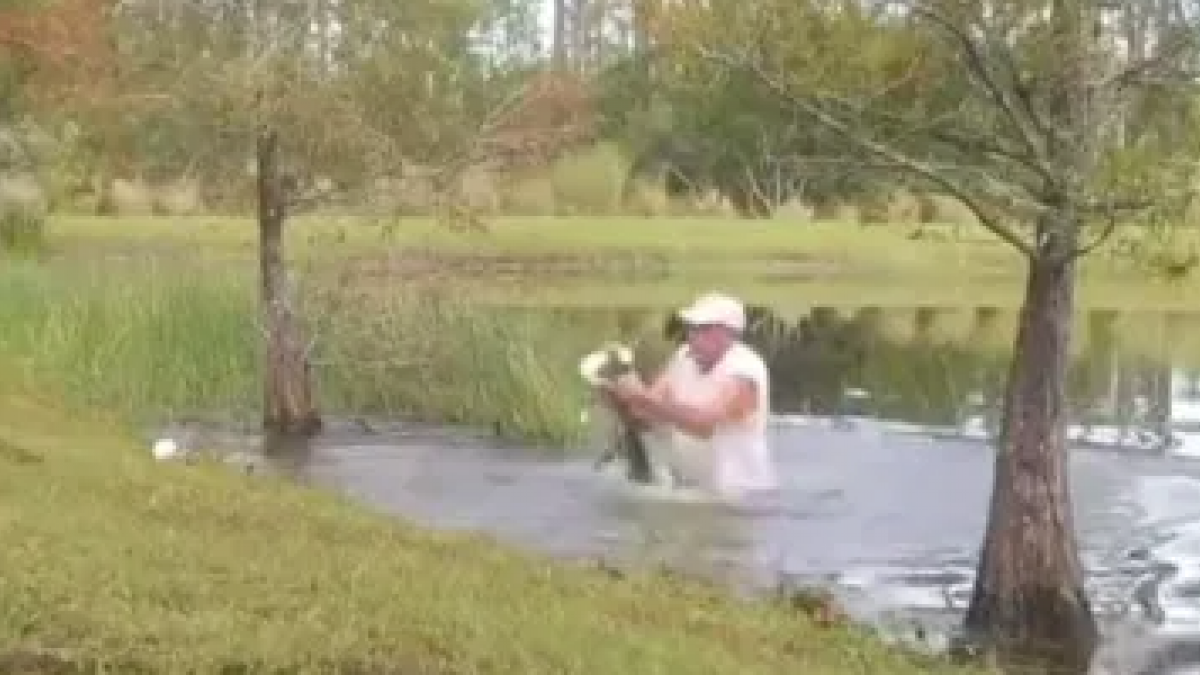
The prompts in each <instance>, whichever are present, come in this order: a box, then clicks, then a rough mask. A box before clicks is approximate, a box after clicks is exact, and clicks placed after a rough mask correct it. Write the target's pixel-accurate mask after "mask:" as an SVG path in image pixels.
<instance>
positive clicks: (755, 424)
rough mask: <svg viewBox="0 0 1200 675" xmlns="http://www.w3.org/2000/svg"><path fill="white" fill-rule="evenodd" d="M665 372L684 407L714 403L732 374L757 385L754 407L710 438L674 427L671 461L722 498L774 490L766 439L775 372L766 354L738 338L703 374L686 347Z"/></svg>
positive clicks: (683, 474)
mask: <svg viewBox="0 0 1200 675" xmlns="http://www.w3.org/2000/svg"><path fill="white" fill-rule="evenodd" d="M664 376H665V378H666V382H667V387H668V390H669V394H668V395H669V396H670V398H671V399H672V400H674V401H675V402H677V403H682V404H684V405H706V404H707V403H709V402H711V401H712V399H713V397H715V396H716V395H717V393H718V390H719V386H720V383H721V382H722V381H723V380H724V379H726V378H729V377H741V378H745V379H748V380H750V381H751V382H753V383H754V385H755V389H756V391H757V395H758V405H757V406H756V407H755V409H754V411H753V412H751V413H750V414H749V415H747V416H746V417H744V418H742V419H740V420H736V421H728V422H722V423H720V424H718V425H717V427H716V429H714V430H713V434H712V436H711V437H710V438H707V439H704V438H697V437H695V436H691V435H689V434H687V433H685V432H683V431H680V430H678V429H675V430H672V434H671V436H672V439H671V440H672V442H671V443H669V444H668V446H669V447H670V452H669V455H670V457H669V458H668V463H669V464H671V466H672V468H673V469H675V471H676V473H678V474H680V475H681V477H682V478H684V480H685V482H691V483H697V484H699V486H700V487H703V488H707V489H710V490H714V491H716V492H717V493H718V494H720V495H722V496H728V497H738V496H741V495H744V494H746V493H748V492H758V491H763V490H773V489H774V488H775V487H776V476H775V466H774V461H773V458H772V457H771V449H770V445H769V443H768V441H767V422H768V420H769V418H770V414H771V389H770V374H769V371H768V369H767V365H766V363H765V362H764V361H763V359H762V357H761V356H759V355H758V353H757V352H755V351H754V350H753V349H751V348H750V347H749V346H747V345H746V344H744V343H741V342H735V343H734V344H733V345H732V346H731V347H730V348H729V350H728V351H727V352H726V353H725V355H724V356H722V357H721V360H720V361H718V362H717V364H716V365H715V366H713V367H712V369H711V370H709V371H708V372H703V371H701V370H700V367H699V366H698V365H697V364H696V362H695V361H694V360H693V359H692V358H691V356H689V355H688V348H687V346H686V345H684V346H683V347H681V348H680V349H679V350H677V351H676V352H675V355H674V356H673V357H672V358H671V360H670V361H669V362H668V364H667V366H666V369H665V370H664Z"/></svg>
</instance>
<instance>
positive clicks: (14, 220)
mask: <svg viewBox="0 0 1200 675" xmlns="http://www.w3.org/2000/svg"><path fill="white" fill-rule="evenodd" d="M47 211H48V204H47V202H46V194H45V191H44V190H42V188H41V186H40V185H39V184H38V183H37V181H36V180H34V178H33V177H32V176H30V175H28V174H17V175H10V176H4V177H0V251H2V252H4V253H6V254H9V255H16V256H21V257H25V256H37V255H40V254H41V253H42V251H43V250H44V248H45V245H46V218H47Z"/></svg>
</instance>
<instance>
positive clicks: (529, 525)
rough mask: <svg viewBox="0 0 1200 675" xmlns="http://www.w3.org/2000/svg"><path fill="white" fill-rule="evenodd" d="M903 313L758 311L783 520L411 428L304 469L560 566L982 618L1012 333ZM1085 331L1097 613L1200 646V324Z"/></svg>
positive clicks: (999, 323) (857, 608) (903, 621)
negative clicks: (810, 591)
mask: <svg viewBox="0 0 1200 675" xmlns="http://www.w3.org/2000/svg"><path fill="white" fill-rule="evenodd" d="M897 311H898V310H894V309H893V310H888V311H887V312H884V311H879V310H875V309H872V308H851V309H840V310H835V309H831V308H817V309H812V310H809V311H807V312H805V313H803V314H802V315H801V316H799V317H793V319H784V318H782V317H779V316H776V315H774V314H771V313H767V312H765V311H761V310H760V311H759V312H758V313H757V318H758V322H757V324H756V329H755V330H754V331H752V332H751V334H750V336H749V338H748V339H749V341H751V342H753V343H755V344H756V346H758V347H759V348H760V349H761V350H762V351H763V352H764V354H766V355H767V356H768V357H769V360H770V362H771V363H772V366H773V372H772V376H773V387H774V392H773V393H774V406H775V412H776V416H775V419H774V423H773V428H772V438H773V443H774V450H775V454H776V456H777V458H778V462H779V465H780V473H781V476H782V479H783V482H784V489H783V496H782V498H781V500H780V502H781V503H779V504H778V505H776V507H777V508H770V509H760V510H753V509H751V510H744V511H739V512H734V511H731V510H729V509H724V508H720V507H717V506H714V505H711V504H706V503H703V502H700V501H697V500H692V499H688V498H685V497H684V496H681V495H677V494H673V493H670V492H668V491H665V490H663V489H658V488H634V487H632V486H630V485H628V484H626V483H625V482H624V481H623V480H621V479H619V478H616V477H614V476H612V475H609V474H607V473H603V472H597V470H596V469H595V467H594V466H593V462H594V459H595V456H594V455H592V454H588V453H572V454H569V455H567V456H566V457H554V456H548V455H547V454H546V453H534V452H521V451H520V450H519V449H517V448H511V447H497V444H495V443H491V442H488V441H487V440H486V439H484V438H480V437H476V436H472V435H469V434H465V433H460V432H455V431H450V430H445V429H434V428H422V427H413V426H406V425H397V426H395V427H394V428H382V429H375V430H374V432H373V433H370V434H365V433H358V432H352V431H347V430H342V431H332V432H330V433H329V434H328V435H327V436H326V437H324V438H322V439H320V441H319V442H318V443H316V444H315V445H314V446H313V447H312V448H311V449H310V451H309V452H307V453H306V454H305V455H304V456H303V458H302V460H298V461H297V463H296V464H295V465H294V466H292V467H291V470H293V471H294V472H295V473H296V474H297V475H298V476H299V477H301V478H303V479H304V480H307V481H312V482H314V483H317V484H320V485H324V486H330V487H333V488H335V489H338V490H341V491H344V492H346V493H349V494H351V495H353V496H355V497H358V498H360V499H362V500H363V501H365V502H367V503H369V504H371V505H373V506H374V507H377V508H379V509H382V510H385V511H387V512H390V513H395V514H397V515H401V516H404V517H406V518H409V519H412V520H415V521H417V522H420V523H424V524H427V525H431V526H435V527H440V528H451V529H464V530H473V531H483V532H487V533H491V534H494V535H496V536H497V537H499V538H501V539H504V540H508V541H511V542H515V543H517V544H520V545H523V546H527V547H531V548H534V549H537V550H540V551H545V552H547V553H551V554H554V555H561V556H566V557H573V558H587V557H591V558H603V559H606V560H610V561H616V562H614V563H613V564H618V563H619V562H620V561H625V562H636V563H641V564H645V563H651V562H661V563H663V564H666V565H669V566H671V567H674V568H680V569H683V570H685V571H689V572H695V573H699V574H704V575H710V576H715V577H717V578H720V579H721V580H723V581H725V582H727V583H729V584H731V585H733V586H735V587H740V588H745V589H747V590H754V589H762V588H766V587H771V586H774V585H776V584H778V583H779V582H780V581H781V580H789V581H791V582H792V583H798V584H822V585H826V586H828V587H830V588H833V589H835V591H836V593H837V595H838V597H839V599H840V600H841V602H842V603H843V604H844V605H845V607H846V608H847V609H848V610H849V611H850V612H851V613H852V615H854V616H856V617H858V618H860V619H862V620H864V621H869V622H872V623H875V624H879V625H883V626H890V627H891V628H892V629H893V632H894V633H895V634H897V635H900V634H901V633H903V632H904V631H903V628H902V627H903V626H906V625H908V623H909V622H911V621H913V620H918V621H920V622H921V623H922V624H923V625H925V626H927V627H931V628H934V629H935V630H932V631H929V632H930V633H933V634H938V633H939V632H940V631H939V630H936V629H937V628H944V627H949V626H952V625H953V624H955V623H956V622H957V621H958V620H959V617H960V616H961V614H960V613H961V611H962V610H963V609H964V608H965V604H966V602H967V601H968V599H969V593H970V588H971V581H972V576H973V568H974V564H975V559H976V554H977V548H978V545H979V543H980V541H981V537H982V534H983V527H984V523H985V517H986V509H987V501H988V497H989V493H990V490H991V473H992V462H993V452H992V450H991V448H990V446H989V441H988V438H989V434H990V433H991V432H992V430H994V425H995V422H996V418H997V417H998V399H999V394H1000V391H1001V387H1002V384H1003V378H1004V374H1005V368H1006V356H1005V345H1006V344H1007V342H1008V339H1009V336H1010V335H1011V332H1009V331H1010V330H1011V328H1008V327H1004V326H1011V325H1012V324H1013V322H1014V320H1015V319H1014V317H1013V316H1006V315H1005V312H1003V311H1000V310H996V309H992V308H965V309H962V310H955V313H953V314H954V316H957V317H958V318H959V319H960V321H959V323H958V324H957V325H958V328H956V329H953V330H951V329H947V328H946V326H947V325H952V323H947V321H946V320H945V319H946V317H947V316H948V314H947V313H946V312H945V311H933V310H927V309H922V308H912V309H909V310H903V312H901V313H900V314H898V315H897V314H896V312H897ZM897 316H899V318H897ZM1076 324H1077V326H1078V329H1077V344H1078V345H1079V348H1078V349H1077V353H1076V354H1075V357H1074V361H1073V365H1072V372H1071V377H1070V401H1071V411H1072V425H1071V428H1070V436H1071V438H1072V443H1073V449H1072V452H1071V458H1070V464H1071V476H1072V490H1073V496H1074V506H1075V509H1076V513H1077V518H1076V524H1077V527H1078V529H1079V533H1080V537H1081V544H1082V547H1083V555H1084V560H1085V565H1086V567H1087V569H1088V573H1089V587H1090V590H1091V593H1092V597H1093V600H1094V602H1095V603H1096V605H1097V608H1098V609H1099V610H1100V612H1101V613H1102V614H1104V615H1105V617H1107V618H1109V619H1111V620H1112V621H1113V622H1117V623H1119V624H1120V625H1127V624H1128V622H1129V621H1131V620H1133V618H1136V619H1137V621H1138V622H1139V624H1138V625H1147V626H1153V627H1154V629H1155V631H1156V632H1157V633H1159V634H1161V633H1163V632H1167V633H1173V634H1183V635H1188V634H1192V633H1195V634H1196V635H1197V636H1200V602H1198V600H1200V367H1197V365H1200V362H1198V361H1195V360H1193V359H1192V357H1191V354H1190V353H1189V349H1188V348H1187V344H1188V341H1189V339H1190V337H1191V336H1192V335H1194V334H1196V333H1195V331H1196V329H1200V314H1198V315H1195V316H1192V315H1181V314H1172V315H1158V314H1150V313H1144V314H1138V315H1129V314H1124V315H1118V314H1115V313H1112V312H1097V313H1092V314H1088V315H1084V316H1081V317H1080V318H1079V319H1078V320H1077V321H1076ZM989 326H990V327H991V328H989ZM989 336H991V337H989ZM1198 639H1200V638H1198ZM1163 672H1166V671H1163ZM1170 672H1183V671H1170Z"/></svg>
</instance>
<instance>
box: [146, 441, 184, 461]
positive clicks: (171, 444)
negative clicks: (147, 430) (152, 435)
mask: <svg viewBox="0 0 1200 675" xmlns="http://www.w3.org/2000/svg"><path fill="white" fill-rule="evenodd" d="M151 452H153V453H154V458H155V459H170V458H172V457H174V456H175V455H177V454H178V453H179V444H178V443H176V442H175V439H173V438H160V439H158V440H157V441H154V447H153V448H151Z"/></svg>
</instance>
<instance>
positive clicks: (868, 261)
mask: <svg viewBox="0 0 1200 675" xmlns="http://www.w3.org/2000/svg"><path fill="white" fill-rule="evenodd" d="M926 229H929V230H930V231H933V232H935V233H939V232H940V233H941V235H940V236H941V237H942V238H941V239H937V240H924V239H923V240H914V239H911V238H910V234H911V233H912V232H913V230H914V228H913V227H911V226H905V225H881V226H871V227H859V226H854V225H848V224H844V223H833V222H819V223H793V222H787V221H778V220H773V221H740V220H722V219H716V218H712V219H709V218H692V219H685V218H660V219H644V218H616V217H614V218H593V217H579V218H520V219H517V218H501V219H497V220H496V221H495V222H494V226H493V229H492V232H490V233H488V234H462V233H456V232H451V231H449V230H447V229H446V228H444V227H440V226H437V225H435V224H433V223H432V222H430V221H428V220H422V219H409V220H402V221H396V222H395V223H392V224H391V225H390V226H387V227H385V226H382V225H370V224H367V223H366V222H365V221H363V220H360V219H352V218H341V219H339V218H334V217H327V218H315V217H314V218H306V219H297V220H296V221H295V222H294V226H293V227H291V228H290V229H289V238H290V242H289V246H290V251H291V253H292V255H293V256H294V257H295V258H296V259H297V260H298V261H300V264H302V265H313V264H320V263H327V264H330V265H331V266H332V267H334V268H339V269H345V268H344V266H339V265H338V264H337V262H338V261H346V260H355V261H357V262H358V263H360V264H361V263H364V262H365V261H370V260H373V261H374V262H375V267H377V268H379V269H381V270H382V271H379V272H376V273H374V274H371V275H367V276H368V277H369V278H368V279H367V280H366V281H364V282H363V283H368V284H370V283H374V284H376V285H378V284H389V285H391V284H396V283H404V282H407V281H410V280H412V279H428V278H430V277H437V278H438V279H442V280H447V281H453V282H455V283H456V284H458V285H459V286H461V287H462V288H463V289H465V290H466V291H468V292H469V293H471V294H472V295H475V296H478V297H479V298H480V299H485V300H493V301H497V302H502V303H506V304H507V303H511V302H513V301H514V300H516V301H518V302H526V303H532V304H538V305H545V304H561V305H594V304H612V303H614V302H619V303H621V304H640V305H642V306H650V305H656V306H663V305H669V304H675V303H678V302H680V301H682V300H683V299H685V298H687V297H689V296H691V295H693V294H694V293H695V292H696V289H697V288H699V287H707V286H718V285H719V286H724V287H728V288H731V289H733V290H736V291H737V292H739V293H742V294H743V295H745V296H746V297H747V298H749V299H752V300H755V301H758V302H762V303H765V304H772V305H776V306H779V305H789V306H794V307H796V308H800V307H806V306H812V305H817V304H820V305H839V304H847V303H858V304H861V303H862V301H863V298H870V300H871V302H872V303H873V304H879V305H884V306H898V305H912V304H926V305H935V306H963V305H964V304H976V305H977V304H988V305H993V306H998V307H1016V306H1018V305H1019V303H1020V300H1021V294H1022V291H1023V287H1022V280H1023V275H1024V268H1023V266H1022V261H1021V260H1020V258H1019V256H1018V255H1017V254H1016V253H1014V252H1013V250H1012V249H1011V248H1009V247H1007V246H1006V245H1004V244H1002V243H1000V242H999V241H997V240H996V239H995V238H994V237H992V236H991V235H990V234H988V233H986V232H983V231H980V230H978V229H977V228H976V229H971V228H963V229H962V232H961V233H960V234H961V236H958V237H956V236H955V235H954V234H953V232H952V231H951V230H950V229H949V228H939V227H932V228H929V227H928V226H927V228H926ZM50 236H51V241H52V245H53V246H54V248H55V249H57V250H58V251H59V252H60V253H62V254H63V255H66V256H68V257H70V258H72V259H94V258H96V257H97V256H98V255H100V253H102V252H104V253H107V254H110V255H118V256H123V257H124V256H157V257H160V258H163V259H167V260H171V261H173V262H175V263H186V262H187V261H188V260H190V259H192V258H193V257H194V252H195V251H196V250H203V251H204V252H205V257H206V258H207V259H208V260H209V261H210V262H211V261H218V260H219V261H225V262H228V263H231V264H238V263H239V262H244V261H247V260H249V259H250V258H251V257H253V256H254V255H255V251H256V248H255V247H256V245H257V239H256V237H257V233H256V230H255V227H254V224H253V222H252V221H251V220H249V219H237V218H223V217H188V218H165V217H155V218H140V219H139V218H122V219H115V218H96V217H67V216H62V217H58V218H56V219H55V220H54V222H53V223H52V226H51V232H50ZM1123 236H1125V237H1126V238H1128V236H1129V235H1128V234H1126V235H1123ZM1191 237H1192V235H1191V234H1190V233H1181V234H1179V235H1178V236H1177V237H1176V238H1175V239H1173V240H1171V241H1169V242H1165V243H1164V242H1157V243H1155V244H1154V246H1157V247H1159V248H1164V247H1165V248H1164V250H1167V249H1169V250H1178V251H1186V250H1189V249H1188V247H1189V246H1193V245H1194V242H1192V238H1191ZM418 262H419V263H420V264H418ZM547 281H552V282H553V283H547ZM1197 290H1200V287H1198V282H1197V281H1196V277H1195V276H1194V275H1193V276H1190V277H1182V278H1178V279H1173V280H1168V279H1166V278H1164V277H1163V276H1162V275H1159V274H1156V273H1154V272H1153V271H1147V269H1145V268H1144V267H1143V266H1141V264H1140V263H1138V262H1137V261H1136V260H1131V259H1129V258H1127V257H1122V256H1117V255H1115V254H1114V253H1113V250H1112V248H1111V247H1109V248H1104V247H1102V248H1101V249H1100V250H1099V251H1097V252H1096V253H1094V254H1093V255H1091V256H1089V257H1088V258H1087V259H1086V260H1085V261H1084V264H1083V269H1082V274H1081V282H1080V303H1081V305H1082V306H1084V307H1111V308H1136V309H1146V308H1155V309H1161V310H1181V309H1190V308H1191V307H1192V306H1193V303H1192V298H1193V297H1194V293H1195V292H1196V291H1197Z"/></svg>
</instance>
